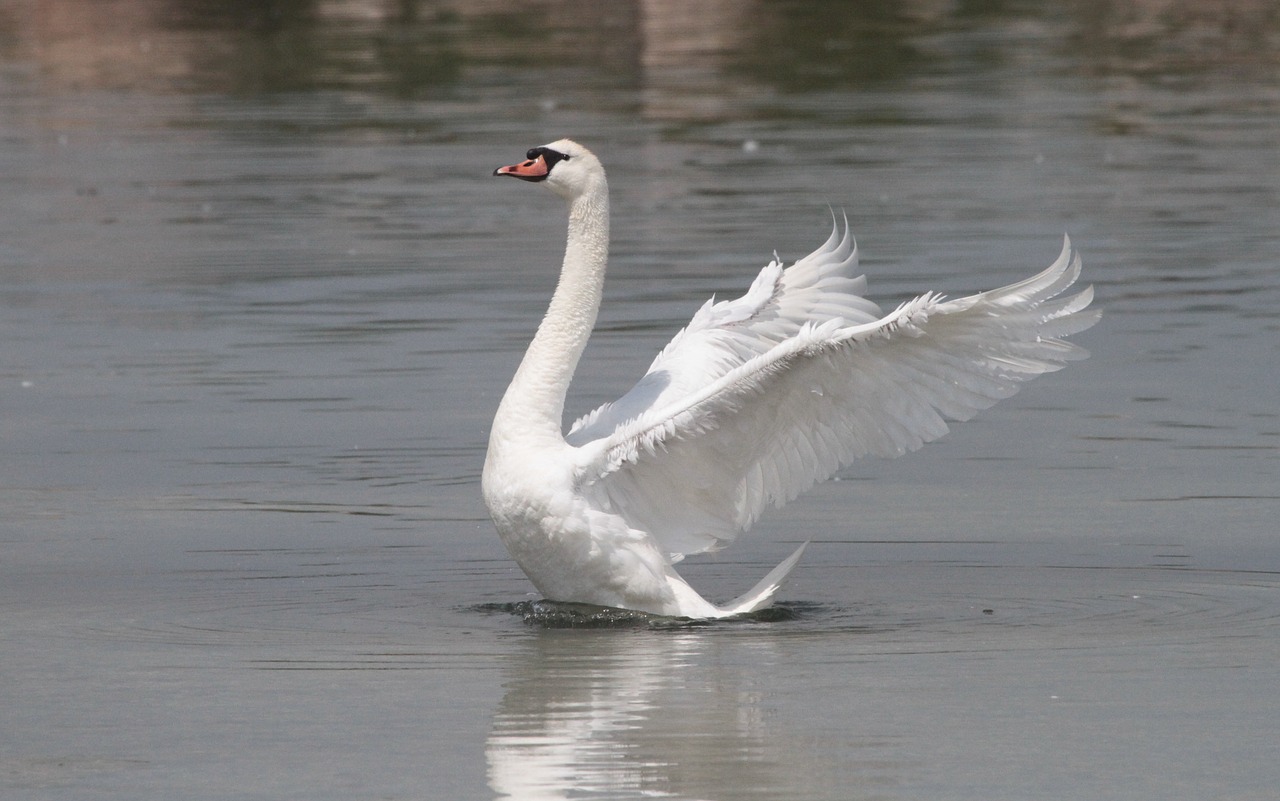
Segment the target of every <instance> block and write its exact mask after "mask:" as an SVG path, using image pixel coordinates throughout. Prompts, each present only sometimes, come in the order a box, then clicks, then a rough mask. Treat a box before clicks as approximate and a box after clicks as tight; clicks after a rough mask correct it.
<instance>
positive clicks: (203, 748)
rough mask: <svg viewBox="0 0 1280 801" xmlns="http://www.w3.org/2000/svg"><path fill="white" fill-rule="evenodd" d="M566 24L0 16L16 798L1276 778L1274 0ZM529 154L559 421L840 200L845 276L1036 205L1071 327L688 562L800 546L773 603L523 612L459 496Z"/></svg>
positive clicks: (507, 294) (964, 264)
mask: <svg viewBox="0 0 1280 801" xmlns="http://www.w3.org/2000/svg"><path fill="white" fill-rule="evenodd" d="M599 5H600V6H601V7H600V8H597V7H596V6H594V5H586V4H572V3H568V4H544V5H536V6H533V7H530V6H529V5H528V4H514V3H512V4H507V3H503V2H492V3H484V4H477V5H471V6H459V7H457V8H454V7H450V6H447V5H444V4H433V3H418V4H414V3H404V4H385V5H384V4H378V3H325V4H315V3H279V4H270V5H267V6H260V5H259V4H251V3H245V4H235V3H231V4H228V3H208V4H206V3H165V2H160V1H159V0H157V1H156V2H132V3H130V2H115V3H110V4H97V3H72V2H65V3H54V4H39V5H37V4H34V3H30V2H21V1H20V0H5V2H0V29H2V30H4V31H5V32H6V33H4V34H3V35H2V36H0V143H2V145H0V337H2V338H3V341H4V342H5V348H4V350H3V355H0V380H2V381H3V384H2V386H3V408H4V414H3V415H2V416H0V431H2V432H3V442H4V453H5V458H4V459H3V460H2V461H0V504H2V506H3V509H4V510H5V511H4V515H3V518H2V520H0V553H2V554H3V558H2V559H0V610H2V614H0V643H2V644H3V645H2V646H0V723H2V724H3V725H0V790H2V794H3V795H4V797H5V798H12V799H44V798H97V799H112V798H121V799H126V798H127V799H138V798H174V797H182V798H197V799H200V798H208V799H221V798H270V799H285V798H298V799H323V798H335V799H352V798H362V799H363V798H368V799H373V798H421V799H437V798H439V799H492V798H517V799H554V798H579V799H586V798H600V799H631V798H654V797H657V798H675V799H688V800H689V801H693V800H694V799H715V800H716V801H723V800H724V799H777V798H787V799H814V800H815V801H818V800H825V799H833V800H834V799H841V800H843V799H970V798H972V799H993V798H1008V799H1030V798H1045V799H1062V798H1150V799H1157V798H1158V799H1164V798H1189V797H1195V798H1219V799H1228V798H1229V799H1269V798H1271V797H1273V794H1274V788H1275V786H1276V784H1277V782H1278V781H1280V772H1278V770H1277V768H1276V766H1275V760H1274V759H1273V758H1272V755H1271V752H1272V750H1273V748H1274V747H1273V745H1272V744H1273V743H1274V742H1275V740H1276V737H1277V735H1280V726H1278V725H1277V723H1276V721H1277V720H1280V695H1277V693H1276V691H1275V688H1276V687H1277V686H1280V667H1277V665H1280V636H1278V635H1280V541H1277V538H1276V534H1275V519H1276V517H1277V512H1278V511H1280V490H1278V489H1277V488H1278V487H1280V484H1278V482H1277V477H1278V476H1277V474H1278V471H1277V464H1278V460H1277V449H1278V446H1280V417H1278V416H1277V407H1276V397H1277V395H1276V379H1275V371H1276V358H1277V345H1278V343H1280V327H1278V326H1277V324H1276V321H1275V315H1274V309H1275V308H1276V306H1277V303H1278V302H1280V297H1278V295H1280V292H1278V291H1277V281H1276V278H1275V266H1276V262H1277V254H1278V249H1277V245H1276V242H1277V240H1276V232H1277V230H1280V192H1278V189H1277V187H1280V157H1277V153H1280V79H1278V77H1277V75H1278V72H1277V69H1278V65H1280V59H1278V58H1277V50H1276V42H1277V39H1278V37H1280V30H1278V29H1277V28H1276V23H1275V20H1274V15H1272V14H1270V12H1269V11H1268V10H1267V6H1266V4H1257V5H1256V6H1255V5H1253V4H1250V3H1238V4H1230V5H1229V6H1228V7H1224V8H1223V9H1221V10H1218V9H1211V10H1207V11H1200V12H1192V11H1190V10H1188V11H1186V12H1185V13H1178V12H1177V11H1176V10H1175V11H1173V12H1167V13H1166V12H1161V13H1159V14H1157V13H1155V12H1151V14H1150V16H1144V15H1145V14H1146V13H1147V12H1146V11H1145V10H1144V9H1143V8H1137V7H1130V6H1128V5H1121V4H1114V5H1112V4H1107V3H1102V4H1099V3H1080V4H1066V5H1061V4H1060V5H1059V6H1056V7H1055V8H1054V9H1053V10H1041V9H1039V8H1038V7H1036V6H1034V5H1028V6H1023V5H1021V4H1017V3H1014V4H1003V5H1001V4H997V5H996V6H981V5H980V6H977V7H972V8H970V7H968V6H963V5H962V6H957V7H952V6H938V7H932V6H927V5H926V6H916V7H912V8H911V9H909V10H907V11H897V10H895V8H894V7H892V6H885V7H884V8H881V7H878V6H876V7H872V8H869V9H868V8H862V7H861V4H851V7H850V8H845V5H844V4H829V3H790V4H752V3H743V4H735V3H717V4H714V6H713V7H705V6H704V7H702V8H701V9H700V10H699V11H692V10H685V9H684V7H683V6H682V5H680V4H676V3H662V2H656V3H655V2H646V3H636V4H631V3H626V4H623V3H618V4H599ZM1197 8H1198V7H1197ZM1175 9H1176V7H1175ZM1188 9H1190V6H1188ZM565 134H571V135H573V136H575V137H577V138H579V139H581V140H583V141H584V142H586V143H588V144H589V145H590V146H592V147H593V149H595V150H596V151H597V152H598V153H599V154H600V155H601V156H602V157H603V158H604V159H605V161H606V164H607V165H608V167H609V170H610V181H611V185H612V187H613V205H614V215H615V217H614V255H613V259H612V267H611V274H610V281H609V284H608V286H607V287H606V306H605V309H604V311H603V313H602V316H601V324H600V329H599V333H598V335H597V337H596V338H595V339H594V340H593V342H592V344H591V346H590V348H589V350H588V353H587V356H586V359H585V361H584V364H583V367H582V368H581V372H580V374H579V375H580V380H579V382H578V384H577V385H576V387H575V391H574V394H573V396H572V397H571V399H570V412H571V413H580V412H583V411H586V410H587V409H589V408H592V407H593V406H594V405H595V404H597V403H599V402H601V401H604V400H607V399H609V398H610V397H613V396H614V395H616V394H617V393H619V392H620V391H622V390H623V389H625V388H626V387H627V386H628V385H629V383H630V381H631V380H633V379H634V378H635V377H636V376H637V375H638V374H639V373H640V371H641V370H642V369H643V368H644V366H645V365H646V364H647V363H648V361H649V359H650V358H651V357H652V354H653V352H654V351H655V350H656V349H657V348H659V347H661V345H662V344H663V343H664V342H665V341H666V339H667V338H668V337H669V336H670V335H671V333H672V332H673V331H674V330H675V329H676V328H677V327H678V326H679V325H681V324H682V323H683V322H684V321H685V320H687V319H688V317H689V316H690V315H691V314H692V312H693V311H694V310H695V309H696V308H697V307H698V306H699V305H700V304H701V303H702V302H703V300H705V298H706V297H708V296H709V295H710V294H712V293H719V294H720V296H722V297H724V296H728V295H730V294H733V293H736V292H740V291H741V290H742V289H743V288H744V287H745V286H746V283H747V282H748V281H749V280H750V278H751V277H752V276H753V275H754V272H755V270H756V269H758V268H759V267H760V266H761V265H763V263H764V262H765V261H766V260H767V259H768V257H769V255H770V254H771V252H772V251H773V250H774V249H777V250H778V251H779V253H780V254H781V255H782V256H783V257H784V258H795V257H797V256H800V255H803V254H804V253H805V252H807V250H808V249H810V248H812V247H813V246H814V245H816V244H818V243H819V242H820V241H821V240H822V239H823V238H824V237H825V236H826V233H827V226H828V219H829V218H828V212H827V207H828V204H829V205H831V206H833V207H835V208H837V209H843V210H844V211H845V212H847V213H848V215H849V218H850V220H851V221H852V224H853V227H854V230H855V231H856V232H857V234H858V236H859V244H860V246H861V248H862V251H863V253H864V256H865V258H864V266H865V268H866V270H867V272H868V273H869V275H870V278H871V286H872V293H873V295H874V296H875V297H876V298H877V299H879V300H881V301H882V302H883V303H885V304H886V305H889V304H892V303H896V302H897V301H899V300H902V299H904V298H905V297H907V296H909V295H911V294H913V293H916V292H919V291H923V290H925V289H936V290H942V291H946V292H950V293H953V294H958V293H961V292H969V291H974V290H977V289H982V288H988V287H991V286H995V285H998V284H1000V283H1005V282H1008V281H1011V280H1014V279H1017V278H1020V277H1022V276H1024V275H1025V274H1027V273H1029V272H1030V271H1031V270H1033V269H1038V268H1040V267H1042V266H1044V265H1046V264H1048V262H1049V261H1051V260H1052V258H1053V257H1054V256H1055V255H1056V253H1057V249H1058V245H1059V238H1060V237H1061V235H1062V233H1063V232H1064V231H1067V232H1069V233H1070V234H1071V236H1072V237H1073V240H1074V241H1075V242H1076V244H1077V245H1078V246H1079V247H1080V249H1081V250H1082V252H1083V254H1084V257H1085V264H1086V280H1087V281H1090V282H1092V283H1093V284H1094V285H1095V287H1096V288H1097V291H1098V298H1099V300H1098V302H1099V304H1100V305H1101V306H1102V307H1103V308H1104V309H1105V311H1106V317H1104V319H1103V321H1102V323H1100V324H1099V325H1098V326H1097V327H1095V328H1094V329H1092V330H1091V331H1089V332H1087V333H1086V334H1084V335H1082V336H1081V337H1080V338H1079V339H1080V341H1081V342H1082V344H1084V345H1086V346H1087V347H1089V348H1090V349H1091V350H1092V351H1093V353H1094V355H1093V357H1092V358H1091V359H1090V360H1089V361H1087V362H1084V363H1080V364H1075V365H1072V366H1071V367H1069V368H1068V369H1067V370H1066V371H1064V372H1062V373H1058V374H1055V375H1052V376H1049V377H1046V378H1043V379H1041V380H1039V381H1037V382H1035V383H1033V384H1032V385H1030V386H1029V387H1028V388H1027V389H1026V390H1025V391H1024V392H1023V393H1022V394H1020V395H1018V396H1017V397H1015V398H1013V399H1011V400H1010V401H1007V402H1004V403H1002V404H1000V405H999V406H997V407H996V408H994V409H993V410H991V411H990V412H988V413H986V414H984V415H982V416H980V417H979V419H977V420H975V421H973V422H971V423H968V424H965V425H962V426H959V427H957V428H956V430H955V431H954V432H953V434H952V435H950V436H949V437H948V438H946V439H945V440H944V441H942V442H939V443H935V444H933V445H930V446H929V447H928V448H926V449H925V450H924V451H923V452H921V453H917V454H914V455H912V456H910V457H908V458H905V459H902V460H898V461H893V462H866V463H859V464H855V465H853V466H851V467H850V468H848V469H846V470H845V471H843V472H842V474H841V476H840V480H839V481H836V482H830V483H828V484H825V485H822V486H820V487H819V488H818V489H816V490H815V491H814V492H813V493H811V494H809V495H808V496H806V497H805V498H804V499H803V500H802V501H799V502H796V503H794V504H793V505H791V506H790V507H788V508H787V509H785V510H783V512H782V513H780V514H775V515H772V516H771V517H769V518H767V519H766V520H765V521H764V522H763V523H762V524H761V525H759V526H758V527H757V529H756V530H755V531H754V532H753V533H752V534H751V535H749V536H747V537H745V538H744V539H743V540H742V541H741V542H740V543H739V544H738V545H736V546H735V547H734V548H732V549H730V550H728V551H726V552H723V553H721V554H718V555H715V556H713V557H708V558H700V559H691V560H689V561H688V562H687V563H686V566H684V567H682V572H684V573H685V574H686V575H687V576H688V577H689V578H690V580H691V581H692V582H693V583H694V585H695V586H697V587H698V588H699V589H700V590H702V591H704V593H705V594H706V595H708V596H709V597H712V598H717V599H726V598H729V597H732V596H734V595H736V594H738V593H739V592H741V591H742V590H744V589H745V588H747V587H748V586H749V585H750V584H752V583H753V582H754V581H755V580H756V579H757V578H758V577H759V576H760V575H763V573H764V572H766V571H767V570H768V569H769V567H771V566H772V565H773V564H775V563H776V562H778V561H779V560H781V559H782V558H783V557H784V556H785V555H786V554H787V553H789V552H790V551H791V550H792V549H793V547H794V545H795V543H796V542H798V541H802V540H805V539H812V540H813V541H814V544H813V545H812V546H811V548H810V550H809V552H808V553H807V554H806V557H805V561H804V563H803V564H802V565H801V566H800V567H799V568H798V569H797V572H796V575H795V578H794V580H793V582H792V583H791V584H790V585H788V587H787V589H786V591H785V593H784V603H783V604H782V606H781V607H780V610H779V612H778V613H777V614H775V615H772V616H768V617H766V618H763V619H753V620H741V621H728V622H723V623H717V624H715V625H701V626H688V625H680V624H677V623H663V622H662V621H639V622H637V621H634V620H632V621H626V622H624V624H623V625H620V626H617V627H611V628H554V627H545V626H542V625H532V624H530V623H526V622H525V619H524V616H523V614H522V610H525V609H526V608H525V607H519V606H513V605H515V604H518V603H520V602H522V601H527V600H530V598H531V596H530V589H531V588H530V587H529V585H528V583H527V581H526V580H525V579H524V577H523V576H522V575H521V574H520V572H519V571H518V569H516V568H515V567H514V566H513V564H512V563H511V562H510V561H509V560H508V559H507V558H506V556H505V554H504V552H503V550H502V547H501V545H500V543H499V542H498V540H497V537H496V535H495V534H494V532H493V530H492V527H491V525H490V524H489V522H488V521H487V518H486V515H485V511H484V508H483V506H482V504H481V501H480V498H479V487H478V478H479V471H480V466H481V462H482V458H483V449H484V443H485V439H486V436H487V429H488V422H489V419H490V417H491V415H492V413H493V410H494V408H495V406H496V404H497V401H498V398H499V396H500V394H501V392H502V390H503V388H504V387H505V385H506V382H507V380H508V378H509V376H510V373H511V371H512V370H513V369H514V366H515V364H516V362H517V360H518V358H519V354H520V351H521V349H522V347H523V345H524V343H525V342H526V341H527V338H528V336H529V335H530V332H531V331H532V328H533V326H534V324H535V323H536V321H537V319H538V318H539V316H540V315H541V313H542V311H543V308H544V306H545V303H546V299H547V296H548V294H549V292H550V289H551V286H552V282H553V280H554V269H555V267H556V265H557V264H558V260H559V256H560V253H559V249H560V247H561V237H562V216H561V215H562V213H563V212H562V210H561V208H560V204H559V201H557V200H556V199H555V198H553V197H551V196H550V195H549V194H548V193H545V192H541V191H539V190H538V189H537V188H535V187H528V186H525V185H523V184H517V183H516V182H509V181H496V180H493V179H490V178H488V174H489V173H490V172H491V171H492V169H493V167H495V166H497V165H499V164H505V163H510V162H511V161H513V160H515V159H517V158H519V156H520V154H522V153H523V152H524V151H525V150H526V149H527V148H528V147H530V146H532V145H536V144H540V143H543V142H546V141H549V140H551V139H554V138H557V137H559V136H562V135H565Z"/></svg>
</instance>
